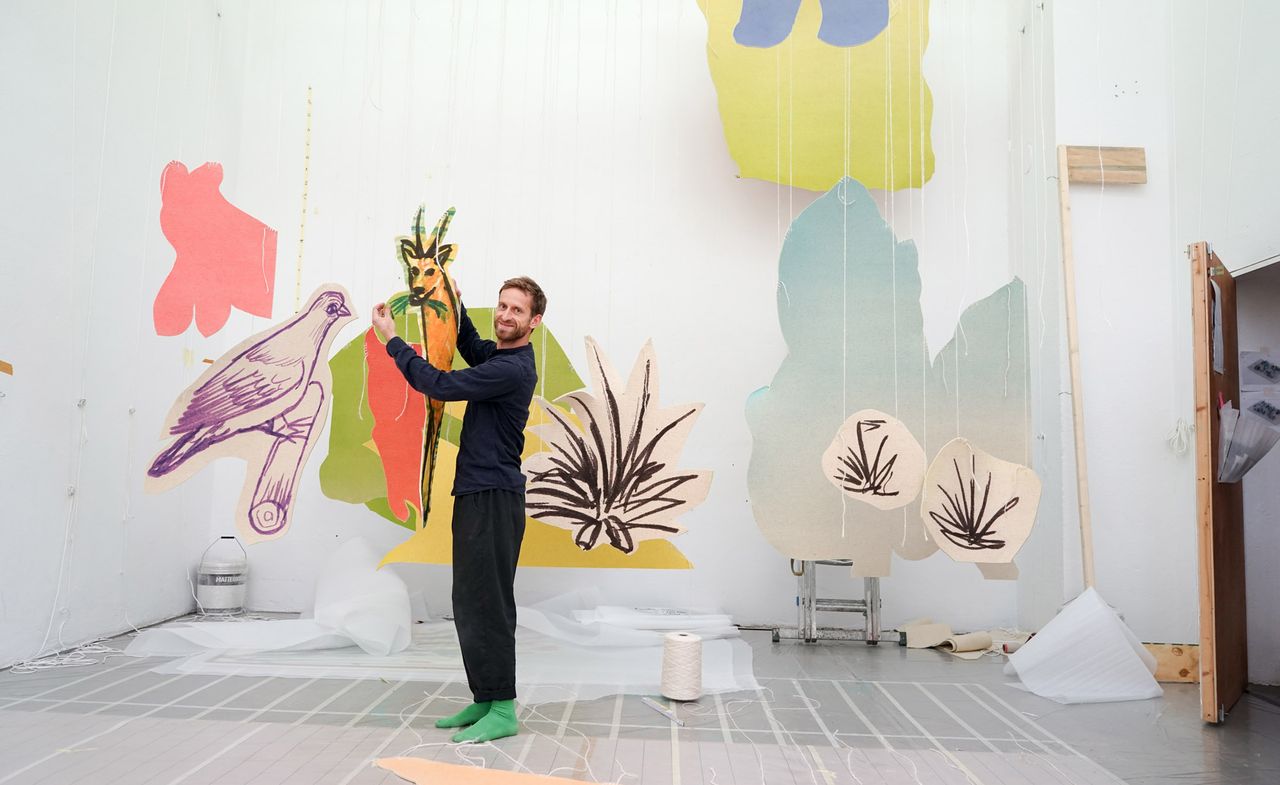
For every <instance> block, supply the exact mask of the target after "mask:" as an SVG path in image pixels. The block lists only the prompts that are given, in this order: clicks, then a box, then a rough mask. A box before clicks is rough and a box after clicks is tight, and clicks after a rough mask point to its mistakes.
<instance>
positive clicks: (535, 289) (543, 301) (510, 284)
mask: <svg viewBox="0 0 1280 785" xmlns="http://www.w3.org/2000/svg"><path fill="white" fill-rule="evenodd" d="M507 289H519V290H520V291H522V292H524V293H525V294H527V295H529V297H530V299H532V300H533V312H532V314H531V315H532V316H541V315H543V314H544V313H546V311H547V295H546V294H544V293H543V291H542V287H541V286H538V282H537V281H535V280H533V279H532V278H530V277H529V276H527V275H521V276H519V277H518V278H508V279H507V280H505V281H503V282H502V286H500V287H499V288H498V294H502V293H503V292H504V291H505V290H507Z"/></svg>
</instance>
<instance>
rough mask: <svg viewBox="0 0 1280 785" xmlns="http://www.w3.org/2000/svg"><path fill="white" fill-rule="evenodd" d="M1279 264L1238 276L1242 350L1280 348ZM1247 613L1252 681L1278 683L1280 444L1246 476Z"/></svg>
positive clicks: (1279, 673)
mask: <svg viewBox="0 0 1280 785" xmlns="http://www.w3.org/2000/svg"><path fill="white" fill-rule="evenodd" d="M1277 302H1280V265H1275V264H1273V265H1270V266H1268V267H1265V268H1263V269H1261V270H1257V271H1255V272H1251V273H1247V274H1245V275H1242V276H1240V277H1239V279H1237V281H1236V322H1237V325H1238V328H1239V337H1240V351H1242V352H1248V351H1260V350H1262V349H1264V348H1265V349H1267V350H1268V351H1277V350H1280V308H1277V307H1276V303H1277ZM1242 482H1243V483H1244V552H1245V562H1244V566H1245V587H1246V589H1247V590H1246V592H1245V618H1246V620H1247V623H1248V635H1249V681H1251V682H1254V683H1256V684H1280V606H1277V605H1276V598H1277V597H1280V569H1277V568H1278V567H1280V450H1272V451H1271V452H1270V453H1268V454H1267V456H1266V457H1265V458H1263V459H1262V460H1261V461H1259V462H1258V465H1257V466H1255V467H1253V469H1251V470H1250V471H1249V473H1248V474H1246V475H1245V476H1244V480H1242Z"/></svg>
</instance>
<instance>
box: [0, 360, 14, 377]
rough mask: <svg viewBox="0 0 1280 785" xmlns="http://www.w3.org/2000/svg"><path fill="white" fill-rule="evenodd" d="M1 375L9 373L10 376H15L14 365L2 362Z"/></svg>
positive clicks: (0, 362) (0, 363)
mask: <svg viewBox="0 0 1280 785" xmlns="http://www.w3.org/2000/svg"><path fill="white" fill-rule="evenodd" d="M0 373H7V374H9V375H10V376H13V364H12V363H7V362H5V361H4V360H0Z"/></svg>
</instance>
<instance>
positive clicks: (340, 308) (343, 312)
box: [338, 305, 351, 316]
mask: <svg viewBox="0 0 1280 785" xmlns="http://www.w3.org/2000/svg"><path fill="white" fill-rule="evenodd" d="M350 315H351V311H350V310H349V309H348V308H347V306H345V305H340V306H338V316H350Z"/></svg>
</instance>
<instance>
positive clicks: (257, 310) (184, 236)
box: [152, 161, 276, 336]
mask: <svg viewBox="0 0 1280 785" xmlns="http://www.w3.org/2000/svg"><path fill="white" fill-rule="evenodd" d="M221 184H222V165H221V164H216V163H206V164H204V165H203V166H199V167H197V168H196V169H195V170H194V171H190V172H189V171H187V167H186V166H184V165H183V164H181V163H179V162H178V161H173V162H171V163H170V164H169V165H168V166H166V167H165V168H164V174H163V175H161V177H160V230H161V231H162V232H164V236H165V239H167V240H168V241H169V244H170V245H172V246H173V250H174V251H176V252H177V258H176V259H175V260H174V262H173V269H172V270H170V271H169V275H168V277H166V278H165V280H164V284H163V285H161V287H160V292H159V293H158V294H157V295H156V299H155V303H154V304H153V305H152V318H153V320H154V321H155V327H156V333H157V334H159V335H181V334H182V333H183V332H185V331H186V329H187V327H189V326H190V325H191V318H192V312H194V314H195V321H196V328H197V329H199V330H200V333H201V334H202V335H204V336H209V335H213V334H214V333H215V332H217V331H218V330H220V329H222V326H223V325H224V324H226V323H227V317H229V316H230V315H231V308H232V307H233V306H234V307H236V308H239V309H240V310H242V311H245V312H247V313H251V314H253V315H254V316H261V317H264V318H268V317H270V316H271V302H272V298H273V296H274V294H275V281H276V230H275V229H272V228H271V227H269V226H267V225H266V224H264V223H263V222H262V221H259V220H258V219H257V218H254V217H253V216H252V215H249V214H248V213H246V212H244V211H243V210H241V209H239V208H237V207H236V206H235V205H233V204H231V203H230V202H228V201H227V199H226V197H224V196H223V195H222V193H221V191H219V186H220V185H221Z"/></svg>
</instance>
